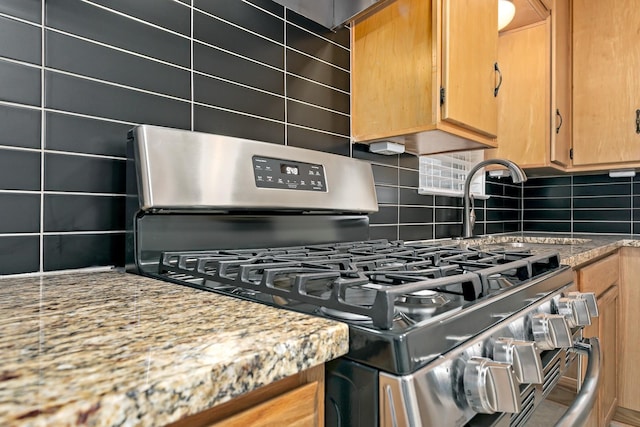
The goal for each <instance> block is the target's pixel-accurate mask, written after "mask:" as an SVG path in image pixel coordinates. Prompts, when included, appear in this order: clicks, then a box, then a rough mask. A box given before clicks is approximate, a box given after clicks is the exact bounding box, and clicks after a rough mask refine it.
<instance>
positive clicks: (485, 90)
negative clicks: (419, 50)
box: [442, 0, 500, 138]
mask: <svg viewBox="0 0 640 427" xmlns="http://www.w3.org/2000/svg"><path fill="white" fill-rule="evenodd" d="M463 3H464V4H463ZM485 3H486V4H485ZM493 3H494V2H483V1H477V0H465V1H462V0H445V1H443V6H444V9H443V31H442V88H443V89H444V103H442V119H443V120H446V121H448V122H451V123H455V124H457V125H460V126H462V127H466V128H469V129H471V130H474V131H477V132H479V133H482V134H485V135H487V136H489V137H491V138H495V137H496V135H497V125H498V109H497V105H498V102H497V96H496V89H495V88H496V86H498V84H499V82H500V77H499V71H498V70H499V68H498V70H496V67H499V65H498V63H497V58H498V44H497V32H498V30H497V28H498V24H497V22H498V7H497V5H495V4H493ZM487 4H493V6H491V7H487ZM461 29H462V31H461ZM496 79H497V80H496ZM498 90H499V89H498ZM479 107H480V108H479Z"/></svg>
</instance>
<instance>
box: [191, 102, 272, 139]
mask: <svg viewBox="0 0 640 427" xmlns="http://www.w3.org/2000/svg"><path fill="white" fill-rule="evenodd" d="M194 130H196V131H199V132H206V133H215V134H219V135H228V136H235V137H238V138H247V139H255V140H257V141H265V142H273V143H276V144H284V133H285V126H284V124H282V123H276V122H272V121H269V120H265V119H259V118H255V117H251V116H245V115H243V114H237V113H232V112H229V111H223V110H219V109H216V108H210V107H204V106H201V105H196V106H195V107H194Z"/></svg>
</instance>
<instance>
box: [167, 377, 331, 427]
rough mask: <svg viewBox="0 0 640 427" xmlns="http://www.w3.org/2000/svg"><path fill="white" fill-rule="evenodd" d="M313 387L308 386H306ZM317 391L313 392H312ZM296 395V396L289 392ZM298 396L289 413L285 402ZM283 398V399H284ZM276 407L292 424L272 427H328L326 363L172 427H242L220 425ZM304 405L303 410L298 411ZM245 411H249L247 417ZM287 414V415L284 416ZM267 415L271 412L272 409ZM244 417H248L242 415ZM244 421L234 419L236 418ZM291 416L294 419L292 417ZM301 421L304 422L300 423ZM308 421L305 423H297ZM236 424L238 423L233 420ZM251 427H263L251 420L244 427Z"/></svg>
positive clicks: (186, 419) (184, 419)
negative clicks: (325, 412)
mask: <svg viewBox="0 0 640 427" xmlns="http://www.w3.org/2000/svg"><path fill="white" fill-rule="evenodd" d="M307 384H308V385H309V387H307V386H306V385H307ZM311 391H313V393H311ZM289 392H292V393H293V394H292V395H288V394H287V393H289ZM291 396H294V397H295V399H296V400H297V403H294V404H293V405H292V406H293V407H294V408H293V409H292V413H291V414H287V413H286V409H285V408H284V407H283V403H284V402H286V401H288V400H289V399H291ZM281 398H282V400H280V399H281ZM271 404H272V405H274V408H273V409H274V411H276V412H277V413H278V414H279V415H278V416H282V417H286V418H287V419H290V420H291V422H292V424H283V423H280V422H278V421H277V420H276V421H275V422H272V423H271V424H270V425H277V426H288V425H292V426H301V427H302V426H304V427H306V426H316V427H318V426H323V425H324V364H322V365H318V366H315V367H313V368H310V369H307V370H306V371H303V372H300V373H299V374H296V375H292V376H290V377H287V378H284V379H282V380H280V381H277V382H275V383H272V384H268V385H266V386H264V387H260V388H258V389H256V390H254V391H251V392H249V393H247V394H244V395H242V396H239V397H237V398H235V399H233V400H230V401H228V402H226V403H222V404H220V405H217V406H214V407H213V408H211V409H208V410H206V411H202V412H200V413H197V414H194V415H191V416H188V417H186V418H183V419H182V420H180V421H176V422H175V423H172V424H170V425H169V426H168V427H207V426H212V425H215V426H225V427H227V426H231V425H241V424H218V423H222V422H226V421H231V420H239V419H242V420H249V419H251V418H242V416H247V417H255V416H256V413H255V412H252V410H253V409H254V408H258V407H261V408H262V409H260V411H264V410H265V406H262V405H267V407H269V406H270V405H271ZM297 406H301V408H297ZM312 408H313V410H314V416H313V417H312V418H309V417H308V412H309V411H310V410H311V409H312ZM243 411H247V413H246V414H244V412H243ZM282 411H285V413H282ZM267 412H270V410H268V411H267ZM242 414H244V415H242ZM236 415H237V416H239V417H240V418H232V417H235V416H236ZM289 417H290V418H289ZM298 420H301V421H298ZM302 421H304V423H303V424H296V423H299V422H302ZM233 422H236V421H233ZM248 425H251V426H254V425H262V424H249V423H248V421H246V422H245V423H244V425H242V426H241V427H246V426H248Z"/></svg>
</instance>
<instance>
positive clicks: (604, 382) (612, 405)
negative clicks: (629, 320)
mask: <svg viewBox="0 0 640 427" xmlns="http://www.w3.org/2000/svg"><path fill="white" fill-rule="evenodd" d="M598 303H599V305H600V307H599V308H600V311H601V313H602V314H601V315H600V321H599V322H598V323H599V332H600V345H601V349H602V351H601V353H602V371H601V373H600V392H599V395H598V399H599V409H598V410H599V417H598V418H599V420H600V425H601V426H607V425H609V423H610V422H611V419H612V418H613V414H614V413H615V410H616V405H617V403H618V368H617V365H618V362H617V357H618V351H617V346H618V340H617V335H618V327H617V323H618V287H617V286H614V287H612V288H610V289H609V290H608V291H607V292H606V293H605V294H604V295H603V296H602V297H600V298H599V299H598Z"/></svg>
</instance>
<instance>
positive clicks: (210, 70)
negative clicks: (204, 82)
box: [193, 42, 284, 95]
mask: <svg viewBox="0 0 640 427" xmlns="http://www.w3.org/2000/svg"><path fill="white" fill-rule="evenodd" d="M193 67H194V69H195V70H198V71H201V72H203V73H206V74H210V75H212V76H216V77H221V78H224V79H227V80H231V81H233V82H236V83H241V84H243V85H247V86H251V87H255V88H258V89H262V90H266V91H268V92H272V93H274V94H277V95H284V73H283V72H282V71H280V70H276V69H273V68H270V67H267V66H265V65H262V64H259V63H256V62H253V61H250V60H249V59H247V58H243V57H240V56H237V55H232V54H231V53H228V52H224V51H221V50H219V49H214V48H212V47H209V46H206V45H203V44H202V43H198V42H196V43H194V45H193Z"/></svg>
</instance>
